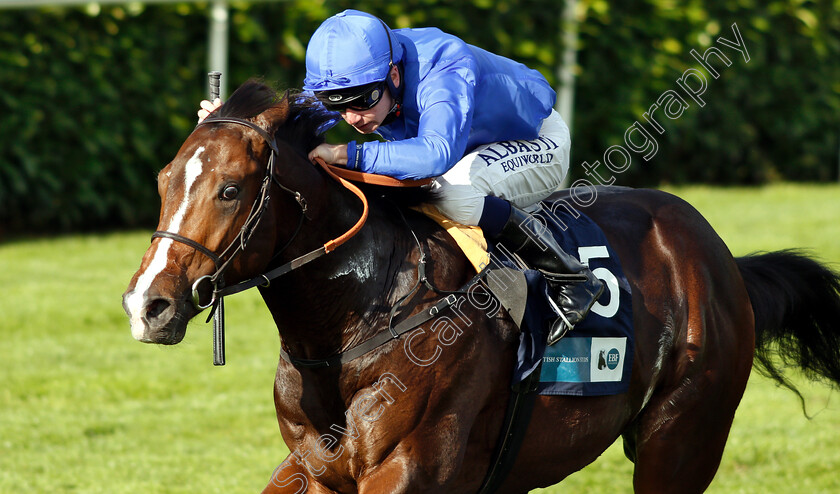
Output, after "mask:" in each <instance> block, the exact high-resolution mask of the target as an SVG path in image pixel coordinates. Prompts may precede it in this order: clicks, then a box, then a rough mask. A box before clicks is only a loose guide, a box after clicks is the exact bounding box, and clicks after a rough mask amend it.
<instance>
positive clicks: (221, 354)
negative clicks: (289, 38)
mask: <svg viewBox="0 0 840 494" xmlns="http://www.w3.org/2000/svg"><path fill="white" fill-rule="evenodd" d="M214 123H233V124H237V125H244V126H245V127H248V128H250V129H252V130H254V131H255V132H256V133H257V134H259V135H260V137H262V138H263V140H265V142H266V143H267V144H268V146H269V147H270V148H271V155H270V156H269V158H268V164H267V165H266V175H265V178H264V179H263V182H262V186H261V188H260V193H259V194H258V196H257V198H256V200H255V201H254V204H253V205H252V206H251V211H250V212H249V213H248V218H247V219H246V220H245V224H244V225H242V228H241V229H240V232H239V234H238V235H237V236H236V238H235V239H233V241H232V242H231V243H230V244H229V245H228V246H227V248H225V249H224V251H222V253H221V254H216V253H214V252H213V251H211V250H210V249H208V248H207V247H205V246H204V245H202V244H200V243H199V242H196V241H195V240H192V239H190V238H187V237H184V236H183V235H180V234H178V233H174V232H168V231H161V230H159V231H156V232H155V233H153V234H152V240H153V241H154V239H156V238H166V239H170V240H173V241H176V242H180V243H182V244H185V245H188V246H190V247H192V248H194V249H196V250H197V251H199V252H201V253H202V254H204V255H206V256H207V257H209V258H210V259H211V260H212V261H213V263H214V264H215V266H216V271H215V273H213V274H212V275H205V276H202V277H201V278H199V279H198V280H196V281H195V283H193V305H195V307H196V308H197V309H199V310H202V309H206V308H208V307H211V306H212V309H211V312H210V315H209V316H208V318H207V320H208V321H209V320H210V318H213V365H225V334H224V331H225V321H224V297H225V296H227V295H233V294H234V293H239V292H241V291H244V290H247V289H249V288H253V287H255V286H263V287H267V286H269V285H270V284H271V280H273V279H276V278H278V277H280V276H283V275H284V274H287V273H289V272H291V271H293V270H295V269H297V268H300V267H301V266H304V265H305V264H308V263H310V262H312V261H314V260H315V259H318V258H319V257H321V256H323V255H325V254H329V253H330V252H332V251H333V250H335V249H336V248H337V247H338V246H340V245H342V244H343V243H345V242H347V241H348V240H350V238H352V237H353V236H354V235H356V234H357V233H358V232H359V231H360V230H361V229H362V226H364V224H365V221H367V217H368V211H369V206H368V202H367V198H366V197H365V195H364V193H363V192H362V191H361V190H359V188H358V187H356V186H355V185H353V184H352V183H350V182H348V181H347V180H345V179H344V178H341V177H339V176H338V175H337V174H336V173H335V172H334V171H333V170H331V169H330V167H329V166H328V165H327V164H326V163H325V162H324V161H323V160H321V159H316V162H317V164H318V165H320V166H321V168H323V169H324V171H325V172H326V173H327V174H328V175H329V176H330V177H332V178H333V179H335V180H336V181H338V182H339V183H341V184H342V185H343V186H344V187H346V188H347V189H349V190H350V191H351V192H353V193H354V194H355V195H356V196H357V197H358V198H359V199H360V200H361V201H362V206H363V210H362V215H361V217H360V218H359V219H358V221H356V224H355V225H353V226H352V227H351V228H350V229H349V230H348V231H347V232H345V233H344V234H342V235H340V236H339V237H337V238H334V239H332V240H330V241H328V242H326V243H325V244H324V245H322V246H321V247H319V248H318V249H315V250H313V251H311V252H308V253H306V254H304V255H302V256H300V257H297V258H295V259H293V260H291V261H289V262H287V263H285V264H283V265H282V266H280V267H277V268H275V269H272V270H271V271H268V272H266V273H263V274H261V275H259V276H256V277H254V278H252V279H250V280H247V281H243V282H241V283H237V284H236V285H231V286H229V287H226V286H225V281H224V273H225V271H226V270H227V268H228V267H229V266H230V264H231V262H232V261H233V260H234V259H235V258H236V256H237V255H238V254H240V253H241V252H242V251H244V250H245V248H246V246H247V244H248V241H249V240H250V239H251V237H252V236H253V234H254V232H255V231H256V229H257V226H258V225H259V223H260V220H262V217H263V214H264V213H265V211H266V209H267V208H268V204H269V200H270V189H271V185H272V184H274V185H277V186H278V187H279V188H280V189H281V190H283V191H284V192H287V193H289V194H291V195H292V196H293V197H294V198H295V201H296V202H297V203H298V205H299V206H300V208H301V219H300V224H298V228H297V229H296V231H295V233H294V234H293V235H292V238H291V239H290V240H289V241H288V242H287V243H286V245H285V246H284V247H283V249H285V248H286V247H287V246H288V245H290V244H291V242H292V241H293V240H294V238H295V237H296V236H297V233H298V232H299V231H300V227H301V225H302V224H303V219H304V217H305V215H306V211H307V203H306V199H305V198H304V197H303V196H302V195H301V194H300V192H297V191H294V190H291V189H289V188H288V187H286V186H284V185H283V184H282V183H280V181H279V180H278V179H277V177H276V175H275V173H274V163H275V159H276V157H277V156H278V155H279V154H280V150H279V148H278V147H277V142H276V140H275V138H274V137H273V136H271V135H269V133H268V132H266V131H265V129H263V128H262V127H260V126H259V125H257V124H255V123H253V122H250V121H248V120H243V119H239V118H213V119H208V120H204V121H203V122H200V123H199V124H198V125H199V126H201V125H208V124H214ZM283 249H281V252H282V250H283ZM278 254H279V252H278ZM276 255H277V254H275V256H276ZM225 258H227V259H226V260H225ZM205 281H209V282H210V284H211V285H212V287H213V296H212V298H211V300H210V301H209V302H208V303H206V304H202V303H201V297H200V294H199V285H201V284H202V283H203V282H205Z"/></svg>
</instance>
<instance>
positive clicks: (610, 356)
mask: <svg viewBox="0 0 840 494" xmlns="http://www.w3.org/2000/svg"><path fill="white" fill-rule="evenodd" d="M620 360H621V354H620V353H618V349H617V348H613V349H611V350H610V351H609V352H607V368H609V369H610V370H613V369H615V368H616V367H618V362H619V361H620Z"/></svg>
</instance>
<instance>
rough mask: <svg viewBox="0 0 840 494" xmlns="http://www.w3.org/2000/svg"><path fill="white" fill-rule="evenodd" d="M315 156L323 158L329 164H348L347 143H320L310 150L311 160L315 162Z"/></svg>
mask: <svg viewBox="0 0 840 494" xmlns="http://www.w3.org/2000/svg"><path fill="white" fill-rule="evenodd" d="M315 158H321V159H322V160H324V162H326V163H327V164H328V165H341V166H345V165H346V164H347V144H327V143H324V144H319V145H318V147H316V148H315V149H313V150H312V151H310V152H309V161H311V162H313V163H315Z"/></svg>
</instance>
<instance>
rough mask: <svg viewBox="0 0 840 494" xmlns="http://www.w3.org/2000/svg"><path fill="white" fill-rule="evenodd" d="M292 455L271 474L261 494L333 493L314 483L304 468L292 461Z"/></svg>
mask: <svg viewBox="0 0 840 494" xmlns="http://www.w3.org/2000/svg"><path fill="white" fill-rule="evenodd" d="M294 460H295V459H294V458H293V456H292V455H289V456H288V457H286V459H285V460H284V461H283V463H281V464H280V466H278V467H277V468H276V469H275V470H274V472H272V474H271V481H269V483H268V485H267V486H266V487H265V489H263V491H262V494H304V493H308V494H330V493H332V492H333V491H331V490H329V489H327V488H325V487H324V486H322V485H321V484H320V483H318V482H317V481H315V480H314V479H313V478H312V476H311V475H310V474H309V472H308V471H307V470H306V468H305V467H304V466H302V465H301V464H300V463H298V462H297V461H294Z"/></svg>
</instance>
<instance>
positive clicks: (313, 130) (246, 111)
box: [207, 79, 337, 155]
mask: <svg viewBox="0 0 840 494" xmlns="http://www.w3.org/2000/svg"><path fill="white" fill-rule="evenodd" d="M273 108H276V109H278V110H280V111H278V112H277V113H276V115H279V116H280V118H279V119H278V120H276V121H274V122H272V124H273V126H274V136H275V137H276V138H277V139H279V140H282V141H284V142H286V143H287V144H289V145H290V146H291V147H292V148H293V149H295V150H296V151H298V152H300V153H302V154H303V155H306V154H307V153H309V151H311V150H312V149H313V148H315V146H317V145H318V144H321V143H322V142H324V136H323V132H324V131H325V130H327V129H328V128H330V127H332V126H333V125H334V124H335V121H336V119H337V117H336V115H335V114H334V113H331V112H329V111H327V110H326V109H325V108H324V107H323V105H322V104H321V103H319V102H318V100H317V99H316V98H315V97H314V96H312V95H307V94H305V93H302V92H300V91H298V90H286V91H285V92H284V93H283V95H282V96H280V95H279V94H278V92H277V91H275V90H274V89H272V88H270V87H268V86H267V85H265V84H264V83H262V82H261V81H260V80H258V79H251V80H248V81H246V82H245V83H244V84H242V85H241V86H239V88H237V89H236V91H234V93H233V94H232V95H231V96H230V98H229V99H228V100H227V101H225V102H224V104H223V105H222V106H221V107H219V109H218V110H216V111H215V112H213V113H212V114H211V115H210V116H209V117H208V118H207V121H208V122H212V121H213V120H215V119H220V118H241V119H244V120H251V119H254V118H256V117H257V116H259V115H260V114H262V113H264V112H266V111H268V110H271V109H273ZM275 118H276V117H275Z"/></svg>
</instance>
